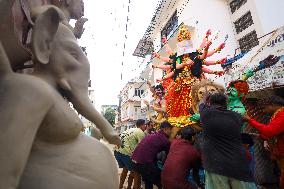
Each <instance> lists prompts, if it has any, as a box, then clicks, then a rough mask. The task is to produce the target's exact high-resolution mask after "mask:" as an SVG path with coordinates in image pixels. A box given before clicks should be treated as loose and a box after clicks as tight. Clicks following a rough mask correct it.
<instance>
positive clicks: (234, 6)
mask: <svg viewBox="0 0 284 189" xmlns="http://www.w3.org/2000/svg"><path fill="white" fill-rule="evenodd" d="M246 2H247V0H233V1H232V2H231V3H230V8H231V12H232V14H233V13H234V12H235V11H236V10H238V9H239V8H240V7H241V6H242V5H244V4H245V3H246Z"/></svg>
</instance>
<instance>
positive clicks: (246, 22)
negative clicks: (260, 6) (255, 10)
mask: <svg viewBox="0 0 284 189" xmlns="http://www.w3.org/2000/svg"><path fill="white" fill-rule="evenodd" d="M234 24H235V28H236V32H237V33H240V32H242V31H244V30H245V29H247V28H248V27H249V26H251V25H253V20H252V16H251V12H250V11H249V12H247V13H246V14H245V15H243V16H242V17H241V18H239V19H238V20H237V21H236V22H234Z"/></svg>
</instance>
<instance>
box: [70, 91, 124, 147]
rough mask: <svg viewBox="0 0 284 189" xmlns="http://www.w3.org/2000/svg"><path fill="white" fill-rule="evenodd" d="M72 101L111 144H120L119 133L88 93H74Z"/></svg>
mask: <svg viewBox="0 0 284 189" xmlns="http://www.w3.org/2000/svg"><path fill="white" fill-rule="evenodd" d="M70 101H71V102H72V103H73V106H74V108H75V109H76V110H77V111H78V113H80V114H81V115H83V116H84V117H85V118H86V119H88V120H89V121H91V122H93V123H94V124H95V125H96V126H97V127H98V129H99V130H100V131H101V132H102V134H103V136H104V137H105V138H106V139H107V140H108V142H109V143H111V144H116V145H120V143H121V141H120V138H119V135H118V133H117V132H116V131H114V129H113V128H112V126H111V125H110V123H109V122H108V121H107V120H106V119H105V118H104V117H103V116H102V115H101V114H100V113H99V112H98V111H97V110H96V109H95V108H94V106H93V104H92V103H91V101H90V99H89V97H88V95H87V94H82V93H75V94H74V93H73V94H72V95H71V99H70Z"/></svg>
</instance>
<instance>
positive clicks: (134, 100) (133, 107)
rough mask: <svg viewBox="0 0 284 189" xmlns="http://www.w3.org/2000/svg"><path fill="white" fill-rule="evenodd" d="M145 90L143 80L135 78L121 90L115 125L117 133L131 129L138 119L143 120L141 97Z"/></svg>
mask: <svg viewBox="0 0 284 189" xmlns="http://www.w3.org/2000/svg"><path fill="white" fill-rule="evenodd" d="M146 88H147V87H146V82H145V80H143V79H140V78H136V79H133V80H131V81H129V82H128V83H127V84H126V85H125V86H124V88H123V89H122V90H121V92H120V94H119V99H120V103H119V104H120V105H119V110H118V113H117V116H116V123H115V128H116V130H117V131H118V132H123V131H125V130H126V129H129V128H132V127H133V126H134V125H135V123H136V121H137V120H138V119H145V117H144V116H143V115H142V114H141V100H142V98H141V97H142V96H143V94H144V93H145V90H146Z"/></svg>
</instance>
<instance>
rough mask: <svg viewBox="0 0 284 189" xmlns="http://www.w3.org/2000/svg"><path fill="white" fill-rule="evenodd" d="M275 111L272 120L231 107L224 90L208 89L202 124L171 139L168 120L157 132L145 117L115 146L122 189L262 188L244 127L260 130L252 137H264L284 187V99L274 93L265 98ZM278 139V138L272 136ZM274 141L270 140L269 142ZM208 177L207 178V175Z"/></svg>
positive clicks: (266, 109)
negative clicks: (255, 117)
mask: <svg viewBox="0 0 284 189" xmlns="http://www.w3.org/2000/svg"><path fill="white" fill-rule="evenodd" d="M261 104H262V106H263V111H264V112H266V113H269V114H270V115H271V119H270V122H269V123H268V124H267V125H264V124H262V123H259V122H257V121H256V120H254V119H252V118H250V117H249V116H247V115H245V116H241V115H240V114H238V113H236V112H234V111H231V110H228V109H227V96H226V95H225V94H224V93H219V92H217V93H213V94H210V93H206V94H205V95H204V96H203V99H202V100H201V102H200V104H199V113H200V126H201V127H202V131H201V132H200V131H197V130H195V129H194V127H192V126H187V127H184V128H182V129H181V130H180V131H179V132H178V133H177V135H176V136H175V138H174V139H172V140H170V135H171V132H172V128H173V126H172V125H171V124H170V123H169V122H167V121H164V122H162V123H161V124H160V125H159V127H158V129H157V130H156V131H155V130H154V129H153V126H152V124H151V122H146V121H145V120H143V119H139V120H138V121H137V122H136V128H132V129H128V130H126V131H124V132H123V133H122V134H121V140H122V145H121V146H119V147H117V148H116V149H115V151H114V155H115V158H116V160H117V162H118V165H119V167H120V168H122V173H121V175H120V189H122V188H123V187H124V182H125V180H126V178H127V175H128V172H129V175H128V179H127V181H128V183H127V188H128V189H131V188H134V189H141V180H142V181H143V182H144V184H145V188H146V189H152V188H153V186H154V185H156V187H157V188H159V189H162V188H163V189H200V188H206V189H256V188H258V186H257V184H256V183H255V178H254V174H253V172H254V171H255V170H254V169H253V168H252V166H251V163H252V162H253V160H252V159H253V156H252V155H250V154H249V153H248V152H247V150H246V148H245V145H244V138H245V137H243V133H242V127H243V125H244V123H247V124H248V125H247V127H254V128H255V129H256V130H257V131H258V132H257V133H256V134H254V135H252V134H251V135H244V136H249V137H251V138H252V139H251V140H253V139H254V138H255V137H257V138H261V139H263V140H264V144H266V147H267V149H268V146H269V153H270V155H271V159H272V160H273V161H276V162H277V165H278V170H277V172H278V173H279V187H277V188H280V189H281V188H284V185H283V184H284V100H283V99H282V98H281V97H278V96H271V97H268V98H265V99H263V100H262V101H261ZM271 139H273V140H271ZM268 143H269V145H267V144H268ZM204 177H205V179H204Z"/></svg>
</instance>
